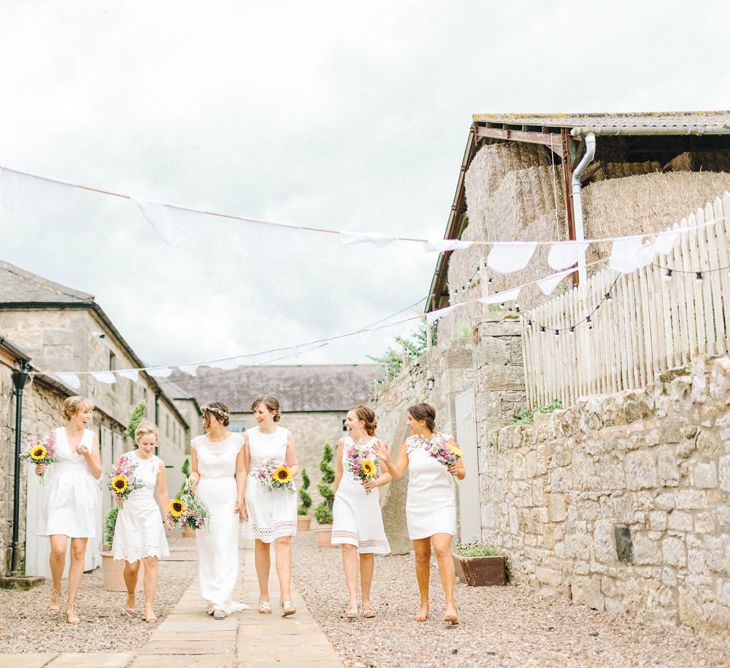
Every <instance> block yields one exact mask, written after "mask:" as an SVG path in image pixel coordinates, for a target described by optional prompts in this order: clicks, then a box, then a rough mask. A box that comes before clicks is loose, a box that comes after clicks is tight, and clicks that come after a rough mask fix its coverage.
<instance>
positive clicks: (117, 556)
mask: <svg viewBox="0 0 730 668" xmlns="http://www.w3.org/2000/svg"><path fill="white" fill-rule="evenodd" d="M169 554H170V551H169V550H168V549H165V548H162V547H160V546H159V545H156V546H154V547H152V546H150V547H148V548H147V549H146V550H135V551H134V552H125V550H124V549H121V548H117V549H116V550H115V549H114V548H112V557H114V560H115V561H118V560H121V561H128V562H129V563H130V564H133V563H134V562H135V561H139V560H140V559H144V558H145V557H157V558H158V559H160V558H162V557H167V556H169Z"/></svg>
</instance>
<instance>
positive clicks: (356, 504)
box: [332, 436, 390, 554]
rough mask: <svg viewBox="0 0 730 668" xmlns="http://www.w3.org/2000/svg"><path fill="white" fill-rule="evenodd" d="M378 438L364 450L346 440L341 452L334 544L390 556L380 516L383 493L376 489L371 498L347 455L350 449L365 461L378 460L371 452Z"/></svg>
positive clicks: (333, 509) (360, 552) (349, 439)
mask: <svg viewBox="0 0 730 668" xmlns="http://www.w3.org/2000/svg"><path fill="white" fill-rule="evenodd" d="M375 440H376V439H375V437H371V438H370V439H369V440H368V441H367V442H366V443H364V444H363V445H361V446H358V445H355V442H354V441H353V440H352V438H351V437H350V436H346V437H345V438H344V443H343V448H342V478H341V479H340V486H339V487H338V488H337V494H335V503H334V506H333V507H332V517H333V520H332V544H333V545H342V544H346V545H354V546H355V547H357V552H358V554H388V553H389V552H390V545H389V544H388V539H387V537H386V535H385V529H384V528H383V515H382V514H381V512H380V490H379V489H378V488H377V487H376V488H375V489H373V490H371V492H370V494H368V493H367V492H366V490H365V488H364V487H363V486H362V482H361V481H360V480H358V479H357V478H355V476H354V475H353V473H352V472H350V471H348V469H347V466H346V462H347V453H348V451H349V450H350V449H351V448H356V449H358V450H360V451H361V456H362V458H363V459H365V458H367V459H372V460H373V461H376V460H377V457H376V456H375V455H374V454H373V452H372V446H373V444H374V443H375Z"/></svg>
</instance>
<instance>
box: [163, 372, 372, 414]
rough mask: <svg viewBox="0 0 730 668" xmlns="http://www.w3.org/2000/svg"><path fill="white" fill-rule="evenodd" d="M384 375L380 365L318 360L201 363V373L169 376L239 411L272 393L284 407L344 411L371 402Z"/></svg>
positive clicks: (296, 410)
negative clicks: (225, 364) (265, 363)
mask: <svg viewBox="0 0 730 668" xmlns="http://www.w3.org/2000/svg"><path fill="white" fill-rule="evenodd" d="M383 375H384V374H383V370H382V367H381V366H379V365H377V364H312V365H297V366H293V365H292V366H285V365H279V366H274V365H272V366H248V367H246V366H244V367H239V368H238V369H225V370H224V369H213V368H209V367H201V368H199V369H198V371H197V376H189V375H188V374H185V373H183V372H182V371H177V370H175V371H173V374H172V376H170V377H169V380H171V381H172V382H173V383H175V384H176V385H177V386H178V387H180V388H182V389H183V390H184V391H185V392H186V393H190V394H192V395H193V396H194V397H195V398H196V399H197V400H198V403H200V404H201V405H203V404H206V403H209V402H211V401H222V402H224V403H225V404H227V405H228V407H229V408H230V409H231V411H232V412H234V413H250V412H251V403H252V402H253V400H254V399H255V398H256V397H258V396H261V395H263V394H272V395H274V396H275V397H277V398H278V399H279V401H280V402H281V409H282V412H285V413H300V412H318V411H338V412H340V411H346V410H347V409H348V408H351V407H352V406H354V405H355V404H359V403H366V402H367V401H368V397H369V396H370V390H371V388H372V384H373V381H375V380H377V379H379V378H382V377H383Z"/></svg>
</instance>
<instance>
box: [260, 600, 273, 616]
mask: <svg viewBox="0 0 730 668" xmlns="http://www.w3.org/2000/svg"><path fill="white" fill-rule="evenodd" d="M259 612H260V613H261V614H262V615H270V614H271V603H269V601H259Z"/></svg>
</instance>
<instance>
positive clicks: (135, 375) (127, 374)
mask: <svg viewBox="0 0 730 668" xmlns="http://www.w3.org/2000/svg"><path fill="white" fill-rule="evenodd" d="M117 374H119V375H120V376H121V377H122V378H128V379H129V380H131V381H132V382H133V383H136V382H137V381H138V380H139V371H137V369H120V370H119V371H117Z"/></svg>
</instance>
